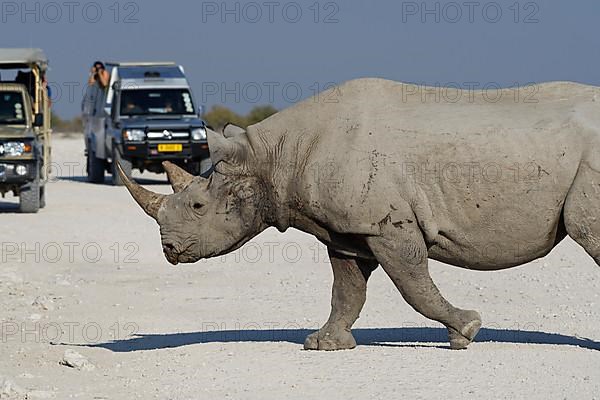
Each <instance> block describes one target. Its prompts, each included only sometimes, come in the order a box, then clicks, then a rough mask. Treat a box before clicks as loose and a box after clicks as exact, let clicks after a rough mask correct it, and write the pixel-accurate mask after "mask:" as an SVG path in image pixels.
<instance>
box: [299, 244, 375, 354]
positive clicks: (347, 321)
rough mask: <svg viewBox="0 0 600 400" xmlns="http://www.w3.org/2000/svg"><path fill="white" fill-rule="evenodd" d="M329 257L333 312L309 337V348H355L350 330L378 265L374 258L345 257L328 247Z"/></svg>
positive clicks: (305, 345) (307, 344)
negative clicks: (331, 273) (368, 281)
mask: <svg viewBox="0 0 600 400" xmlns="http://www.w3.org/2000/svg"><path fill="white" fill-rule="evenodd" d="M329 259H330V261H331V267H332V269H333V290H332V295H331V314H330V315H329V319H328V320H327V322H326V323H325V325H323V327H322V328H321V329H319V330H318V331H317V332H314V333H312V334H310V335H309V336H308V337H307V338H306V341H305V342H304V349H306V350H344V349H352V348H354V347H356V341H355V340H354V337H353V336H352V333H351V331H350V329H351V328H352V325H353V324H354V322H355V321H356V320H357V319H358V316H359V314H360V311H361V310H362V307H363V305H364V303H365V299H366V293H367V280H368V279H369V276H370V275H371V272H372V271H373V270H374V269H375V268H377V262H376V261H374V260H372V261H371V260H363V259H360V258H353V257H348V256H344V255H341V254H338V253H336V252H335V251H334V250H332V249H329Z"/></svg>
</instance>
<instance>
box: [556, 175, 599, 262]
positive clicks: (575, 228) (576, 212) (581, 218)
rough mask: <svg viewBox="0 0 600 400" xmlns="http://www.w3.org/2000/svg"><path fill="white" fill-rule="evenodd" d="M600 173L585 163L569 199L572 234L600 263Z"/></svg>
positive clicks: (567, 213)
mask: <svg viewBox="0 0 600 400" xmlns="http://www.w3.org/2000/svg"><path fill="white" fill-rule="evenodd" d="M599 182H600V172H598V171H596V170H594V169H592V168H590V166H589V165H587V164H586V163H582V165H581V166H580V168H579V171H578V172H577V177H576V178H575V181H574V182H573V185H572V186H571V189H570V190H569V193H568V195H567V198H566V200H565V206H564V210H563V218H564V222H565V228H566V230H567V233H568V234H569V236H570V237H571V238H572V239H573V240H574V241H575V242H577V243H578V244H579V245H580V246H581V247H583V248H584V249H585V251H587V253H588V254H589V255H590V256H592V258H593V259H594V261H596V264H598V265H600V222H599V220H600V183H599Z"/></svg>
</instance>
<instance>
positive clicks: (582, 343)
mask: <svg viewBox="0 0 600 400" xmlns="http://www.w3.org/2000/svg"><path fill="white" fill-rule="evenodd" d="M312 332H314V331H313V330H309V329H267V330H258V329H256V330H255V329H249V330H219V331H206V332H187V333H170V334H136V335H134V336H133V337H131V338H128V339H123V340H115V341H109V342H104V343H94V344H67V343H61V344H62V345H75V346H83V347H98V348H103V349H107V350H110V351H113V352H117V353H122V352H134V351H143V350H155V349H167V348H175V347H182V346H188V345H193V344H200V343H230V342H261V343H269V342H288V343H294V344H303V343H304V339H305V338H306V336H307V335H309V334H310V333H312ZM352 332H353V333H354V337H355V338H356V342H357V344H358V345H362V346H392V347H437V348H449V345H448V336H447V331H446V329H444V328H425V327H414V328H361V329H354V330H353V331H352ZM475 342H478V343H483V342H497V343H511V344H542V345H565V346H576V347H581V348H585V349H590V350H600V342H596V341H594V340H591V339H587V338H578V337H575V336H568V335H562V334H560V333H547V332H540V331H522V330H513V329H492V328H482V329H481V331H480V332H479V334H478V335H477V337H476V338H475Z"/></svg>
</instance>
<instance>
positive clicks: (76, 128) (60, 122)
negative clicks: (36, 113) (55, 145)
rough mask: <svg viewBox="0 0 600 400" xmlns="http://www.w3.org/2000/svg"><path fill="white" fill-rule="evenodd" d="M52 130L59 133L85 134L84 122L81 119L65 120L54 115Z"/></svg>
mask: <svg viewBox="0 0 600 400" xmlns="http://www.w3.org/2000/svg"><path fill="white" fill-rule="evenodd" d="M52 130H53V131H54V132H59V133H83V121H82V120H81V117H75V118H73V119H67V120H65V119H62V118H61V117H59V116H58V115H56V113H52Z"/></svg>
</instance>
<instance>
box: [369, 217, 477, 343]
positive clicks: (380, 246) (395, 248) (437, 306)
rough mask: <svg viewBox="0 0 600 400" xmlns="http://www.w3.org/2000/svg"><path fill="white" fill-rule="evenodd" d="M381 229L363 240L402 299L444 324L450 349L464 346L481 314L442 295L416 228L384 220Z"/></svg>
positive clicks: (470, 338)
mask: <svg viewBox="0 0 600 400" xmlns="http://www.w3.org/2000/svg"><path fill="white" fill-rule="evenodd" d="M382 233H383V234H382V236H379V237H370V238H368V239H367V243H368V244H369V246H370V248H371V251H372V252H373V254H374V255H375V257H376V258H377V259H378V261H379V263H380V264H381V266H382V267H383V269H384V270H385V272H386V273H387V275H388V276H389V277H390V278H391V279H392V281H393V282H394V284H395V285H396V287H397V288H398V290H399V291H400V293H401V294H402V296H403V297H404V299H405V300H406V302H407V303H408V304H410V306H411V307H413V308H414V309H415V310H416V311H417V312H419V313H420V314H422V315H423V316H425V317H427V318H429V319H432V320H435V321H438V322H441V323H442V324H444V325H445V326H446V328H447V329H448V337H449V341H450V347H451V348H452V349H465V348H466V347H467V346H468V345H469V344H470V343H471V342H472V341H473V339H474V338H475V336H476V335H477V332H479V328H481V317H480V316H479V313H478V312H477V311H471V310H462V309H460V308H457V307H454V306H453V305H452V304H450V303H449V302H448V301H447V300H446V299H445V298H444V297H443V296H442V294H441V293H440V291H439V290H438V288H437V286H436V285H435V283H434V282H433V280H432V279H431V276H430V274H429V269H428V266H427V247H426V245H425V240H424V238H423V234H422V233H421V231H420V230H419V228H418V227H417V226H416V224H412V226H411V225H410V224H409V225H407V224H404V225H403V226H401V227H394V226H392V224H388V225H386V226H385V227H382Z"/></svg>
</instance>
